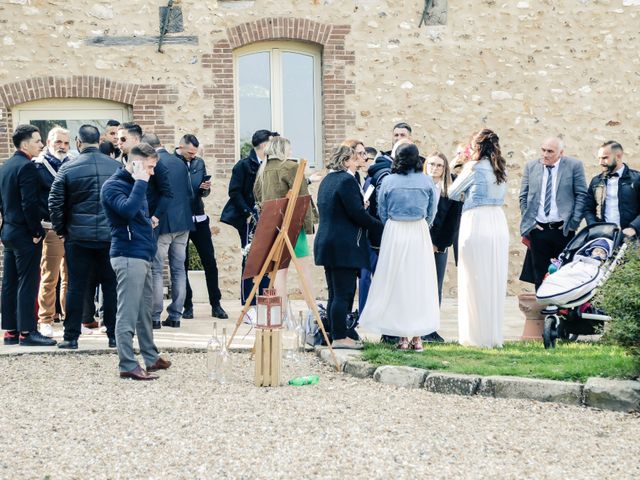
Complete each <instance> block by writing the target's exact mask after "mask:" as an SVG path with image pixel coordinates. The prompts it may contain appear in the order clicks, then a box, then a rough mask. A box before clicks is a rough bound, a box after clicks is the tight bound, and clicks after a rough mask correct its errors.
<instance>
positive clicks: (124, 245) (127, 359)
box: [101, 143, 171, 380]
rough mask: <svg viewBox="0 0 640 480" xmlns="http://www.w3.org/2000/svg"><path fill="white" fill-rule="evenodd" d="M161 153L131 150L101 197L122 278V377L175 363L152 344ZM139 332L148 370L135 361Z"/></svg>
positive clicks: (142, 376) (147, 376)
mask: <svg viewBox="0 0 640 480" xmlns="http://www.w3.org/2000/svg"><path fill="white" fill-rule="evenodd" d="M157 161H158V155H157V154H156V152H155V150H154V149H153V147H151V145H149V144H147V143H140V144H139V145H136V146H135V147H133V148H132V149H131V150H130V152H129V161H128V162H127V164H126V165H125V166H124V167H122V168H119V169H118V170H117V171H116V173H114V174H113V176H112V177H111V178H109V180H107V181H106V182H105V183H104V185H103V186H102V192H101V200H102V205H103V207H104V211H105V214H106V216H107V220H108V222H109V225H110V226H111V239H112V240H111V249H110V251H109V256H110V257H111V266H112V267H113V270H114V271H115V273H116V278H117V280H118V309H117V314H116V341H117V346H118V357H119V358H120V362H119V366H120V378H131V379H133V380H155V379H157V378H158V376H157V375H154V374H152V373H150V372H155V371H157V370H166V369H167V368H169V367H170V366H171V362H170V361H168V360H165V359H164V358H162V357H160V356H159V355H158V348H157V347H156V345H155V343H154V342H153V329H152V325H151V308H152V301H153V274H152V271H151V262H152V261H153V258H154V256H155V254H156V239H155V236H154V234H153V227H152V225H151V218H150V217H149V205H148V203H147V196H146V194H147V187H148V184H149V179H150V178H151V176H152V175H153V170H154V167H155V166H156V163H157ZM134 334H137V336H138V345H139V347H140V353H141V355H142V357H143V358H144V361H145V364H146V367H147V368H146V369H143V368H142V367H141V366H140V365H139V364H138V362H137V360H136V359H135V353H134V351H133V336H134Z"/></svg>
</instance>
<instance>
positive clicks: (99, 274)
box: [64, 241, 117, 340]
mask: <svg viewBox="0 0 640 480" xmlns="http://www.w3.org/2000/svg"><path fill="white" fill-rule="evenodd" d="M64 254H65V259H66V261H67V269H68V272H69V285H68V288H67V316H66V317H65V319H64V339H65V340H77V339H78V337H79V336H80V332H81V330H80V326H81V323H82V311H83V307H84V302H85V298H86V297H85V296H86V294H87V290H88V288H91V287H93V286H92V285H91V286H90V285H89V283H90V282H89V280H90V277H91V272H92V271H94V272H95V275H96V279H97V281H98V282H99V283H100V284H101V285H102V295H103V297H104V303H103V305H104V318H103V321H104V326H105V327H106V328H107V335H108V336H109V338H115V328H116V308H117V292H116V287H117V281H116V274H115V273H114V271H113V269H112V268H111V261H110V259H109V248H108V247H107V248H88V247H86V246H84V245H78V244H77V243H73V242H69V241H67V242H64ZM93 288H95V287H93ZM93 292H95V290H93Z"/></svg>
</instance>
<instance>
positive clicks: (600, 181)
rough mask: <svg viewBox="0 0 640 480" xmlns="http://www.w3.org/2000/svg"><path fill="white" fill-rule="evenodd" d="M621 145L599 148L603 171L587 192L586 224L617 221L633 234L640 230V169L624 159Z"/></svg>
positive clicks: (615, 144)
mask: <svg viewBox="0 0 640 480" xmlns="http://www.w3.org/2000/svg"><path fill="white" fill-rule="evenodd" d="M623 154H624V151H623V149H622V145H620V144H619V143H618V142H615V141H609V142H605V143H603V144H602V145H601V146H600V149H599V150H598V162H599V164H600V167H601V168H602V173H600V174H599V175H596V176H595V177H593V178H592V179H591V183H590V184H589V190H588V192H587V202H586V206H585V218H586V220H587V224H589V225H591V224H593V223H596V222H610V223H615V224H617V225H619V226H620V228H622V233H624V235H626V236H628V237H634V236H636V235H637V234H638V232H639V231H640V172H638V171H636V170H632V169H631V168H629V166H628V165H627V164H625V163H623V161H622V156H623Z"/></svg>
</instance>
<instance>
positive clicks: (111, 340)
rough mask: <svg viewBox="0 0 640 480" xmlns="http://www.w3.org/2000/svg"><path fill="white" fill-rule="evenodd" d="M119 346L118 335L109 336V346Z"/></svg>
mask: <svg viewBox="0 0 640 480" xmlns="http://www.w3.org/2000/svg"><path fill="white" fill-rule="evenodd" d="M117 346H118V344H117V343H116V337H109V348H116V347H117Z"/></svg>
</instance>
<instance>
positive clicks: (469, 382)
mask: <svg viewBox="0 0 640 480" xmlns="http://www.w3.org/2000/svg"><path fill="white" fill-rule="evenodd" d="M315 350H316V353H317V355H318V356H319V357H320V358H321V359H322V360H323V361H324V362H326V363H328V364H331V365H333V359H332V358H331V354H330V352H329V350H328V349H327V348H326V347H316V349H315ZM336 356H337V357H338V362H339V363H340V369H341V370H342V371H343V372H345V373H347V374H349V375H351V376H354V377H357V378H373V380H375V381H376V382H380V383H384V384H386V385H395V386H398V387H403V388H424V389H426V390H428V391H430V392H433V393H440V394H447V395H464V396H471V395H481V396H484V397H492V398H517V399H525V400H535V401H539V402H553V403H561V404H565V405H573V406H585V407H591V408H598V409H602V410H614V411H619V412H627V413H630V412H640V381H637V380H613V379H609V378H599V377H595V378H589V379H588V380H587V382H586V383H585V384H582V383H578V382H562V381H558V380H545V379H539V378H524V377H509V376H497V375H496V376H487V377H482V376H480V375H464V374H459V373H448V372H439V371H433V372H431V371H428V370H425V369H422V368H413V367H406V366H394V365H383V366H380V367H376V366H375V365H372V364H371V363H369V362H366V361H364V360H362V358H361V357H362V355H361V353H360V352H359V351H356V350H336Z"/></svg>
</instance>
